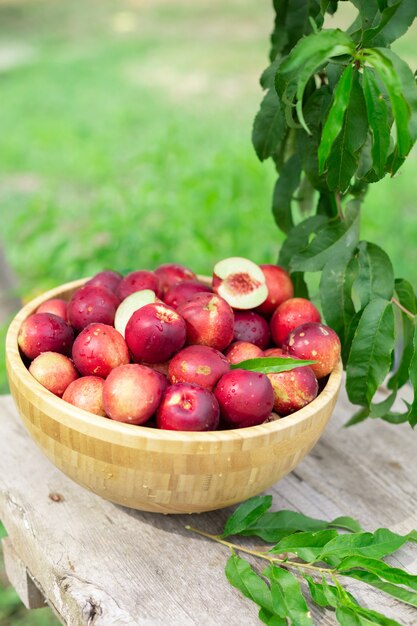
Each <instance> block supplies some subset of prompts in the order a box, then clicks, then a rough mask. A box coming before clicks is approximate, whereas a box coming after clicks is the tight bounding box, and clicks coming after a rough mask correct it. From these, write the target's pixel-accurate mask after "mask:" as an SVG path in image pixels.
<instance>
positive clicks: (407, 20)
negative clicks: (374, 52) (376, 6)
mask: <svg viewBox="0 0 417 626" xmlns="http://www.w3.org/2000/svg"><path fill="white" fill-rule="evenodd" d="M381 8H382V7H380V10H381ZM415 17H417V4H416V2H415V0H396V2H391V3H390V6H387V5H386V4H385V6H384V8H383V9H382V11H381V17H380V20H379V23H378V25H377V26H375V27H374V28H370V29H369V30H366V31H365V32H364V35H363V40H362V41H363V44H364V45H366V46H369V45H373V46H375V45H378V46H388V45H389V44H391V43H392V42H393V41H395V40H396V39H399V37H401V35H403V34H404V33H405V32H406V31H407V30H408V28H409V27H410V26H411V24H412V23H413V21H414V19H415Z"/></svg>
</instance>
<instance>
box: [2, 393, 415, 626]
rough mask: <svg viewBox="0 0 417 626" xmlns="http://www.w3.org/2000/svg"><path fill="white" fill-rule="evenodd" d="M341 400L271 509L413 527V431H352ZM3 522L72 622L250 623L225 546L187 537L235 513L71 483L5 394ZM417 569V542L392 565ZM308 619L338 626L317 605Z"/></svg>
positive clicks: (401, 608)
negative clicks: (157, 507) (137, 499)
mask: <svg viewBox="0 0 417 626" xmlns="http://www.w3.org/2000/svg"><path fill="white" fill-rule="evenodd" d="M351 411H352V407H351V406H350V405H349V404H348V402H347V400H346V397H345V395H344V393H342V397H341V398H340V399H339V401H338V404H337V407H336V410H335V413H334V415H333V418H332V419H331V421H330V423H329V425H328V427H327V429H326V432H325V433H324V435H323V436H322V438H321V439H320V441H319V442H318V444H317V445H316V447H315V448H314V450H313V452H312V453H310V454H309V455H308V456H307V457H306V458H305V459H304V460H303V461H302V462H301V463H300V464H299V465H298V467H297V468H296V470H295V471H294V472H292V473H291V474H290V475H288V476H287V477H286V478H284V479H283V480H281V481H280V482H278V483H277V484H276V485H275V486H274V487H273V488H272V489H270V490H268V492H269V493H272V494H273V496H274V501H273V508H274V509H276V510H278V509H282V508H289V509H293V510H299V511H302V512H303V513H305V514H308V515H312V516H315V517H321V518H324V519H331V518H334V517H335V516H338V515H353V516H355V517H357V518H358V519H359V520H360V521H361V523H362V525H363V526H364V527H365V528H366V529H368V530H374V529H376V528H377V527H380V526H388V527H389V528H391V529H392V530H395V531H397V532H401V533H406V532H408V531H410V530H411V529H412V528H417V481H416V478H415V477H416V470H417V454H416V453H417V445H416V435H415V434H414V433H413V432H412V431H411V429H410V428H409V427H408V426H406V425H403V426H400V427H398V426H389V425H387V424H384V423H382V422H379V421H371V420H370V421H368V422H365V423H363V424H360V425H358V426H355V427H353V428H350V429H343V428H342V425H343V423H344V422H346V420H347V418H348V417H349V415H350V414H351ZM0 418H1V419H0V518H1V519H2V521H3V523H4V525H5V527H6V530H7V532H8V535H9V539H10V541H11V543H12V545H13V548H14V550H15V552H16V553H17V555H18V556H19V558H20V559H21V560H22V561H23V562H24V563H25V564H26V567H27V569H28V572H29V574H30V577H31V579H33V580H34V581H35V582H36V584H37V585H38V587H39V588H40V589H41V590H42V592H43V593H44V595H45V597H46V598H47V600H48V602H49V604H50V605H51V606H52V607H53V609H54V610H55V612H56V614H57V615H58V616H59V618H60V619H61V621H62V623H63V624H67V625H68V626H92V625H94V626H113V625H117V626H133V625H138V626H159V625H160V626H162V625H163V626H197V625H198V626H200V625H202V624H204V625H205V626H224V625H226V624H227V626H242V625H245V626H255V625H257V624H259V623H260V622H259V621H258V618H257V611H256V607H255V606H254V605H252V603H251V602H250V601H249V600H246V599H245V598H243V597H242V596H241V594H240V593H239V592H238V591H237V590H235V589H234V588H232V587H231V586H230V585H229V583H228V582H227V581H226V579H225V576H224V566H225V563H226V560H227V558H228V556H229V554H228V551H227V550H226V549H225V548H224V547H222V546H220V545H218V544H215V543H212V542H210V541H209V540H205V539H203V538H201V537H199V536H196V535H193V534H190V532H189V531H187V530H186V529H185V526H186V525H187V524H190V525H193V526H195V527H198V528H201V529H203V530H206V531H209V532H219V531H221V529H222V527H223V524H224V521H225V519H226V518H227V516H228V515H229V514H230V512H231V510H232V509H223V510H220V511H213V512H208V513H202V514H199V515H178V516H166V515H161V514H157V513H142V512H139V511H135V510H133V509H128V508H124V507H122V506H119V505H114V504H111V503H110V502H108V501H106V500H103V499H101V498H100V497H98V496H96V495H94V494H91V493H90V492H88V491H86V490H85V489H83V488H82V487H79V486H78V485H77V484H75V483H74V482H72V481H71V480H70V479H68V478H67V477H66V476H64V475H63V474H62V473H61V472H60V471H59V470H57V469H56V468H55V467H54V466H53V465H52V464H51V463H50V462H49V461H48V460H47V459H46V458H45V457H44V455H43V454H42V453H41V452H40V451H39V450H38V448H37V447H36V445H35V444H34V443H33V441H32V440H31V439H30V438H29V436H28V435H27V433H26V432H25V430H24V428H23V426H22V425H21V423H20V419H19V418H18V415H17V412H16V410H15V408H14V405H13V401H12V399H11V398H10V397H2V398H0ZM392 562H393V563H394V564H401V565H402V566H404V567H406V568H407V569H408V570H409V571H411V572H414V573H416V572H417V547H416V546H415V545H411V544H408V545H407V546H406V548H404V549H401V550H400V551H399V552H398V555H397V556H396V557H395V558H393V559H392ZM349 588H350V590H352V591H353V593H355V594H356V595H357V597H358V599H359V600H360V601H361V602H363V603H364V604H366V605H368V606H370V607H372V608H374V609H376V610H379V611H382V612H385V613H386V614H387V615H389V616H391V617H393V618H395V619H397V620H398V621H399V622H400V623H401V624H404V626H415V624H417V610H416V609H413V608H412V607H409V606H405V605H401V604H399V603H397V602H396V601H395V600H394V599H391V598H388V597H385V596H383V595H382V594H380V593H379V592H377V591H370V592H367V593H364V592H363V588H362V587H361V585H360V584H359V583H356V582H355V581H354V582H352V583H351V584H350V585H349ZM313 615H314V618H315V623H316V624H319V625H320V626H321V625H323V626H330V625H334V624H336V621H335V618H334V615H333V614H332V613H330V612H329V613H326V614H323V613H322V612H320V611H319V610H317V609H313Z"/></svg>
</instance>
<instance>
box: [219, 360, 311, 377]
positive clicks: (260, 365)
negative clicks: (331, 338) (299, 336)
mask: <svg viewBox="0 0 417 626" xmlns="http://www.w3.org/2000/svg"><path fill="white" fill-rule="evenodd" d="M314 363H317V361H310V360H307V359H305V360H302V359H293V358H291V357H288V358H287V357H259V358H257V359H248V360H247V361H241V362H240V363H234V364H233V365H231V366H230V369H232V370H250V371H251V372H259V373H260V374H279V373H280V372H289V371H291V370H293V369H294V368H296V367H306V366H307V365H313V364H314Z"/></svg>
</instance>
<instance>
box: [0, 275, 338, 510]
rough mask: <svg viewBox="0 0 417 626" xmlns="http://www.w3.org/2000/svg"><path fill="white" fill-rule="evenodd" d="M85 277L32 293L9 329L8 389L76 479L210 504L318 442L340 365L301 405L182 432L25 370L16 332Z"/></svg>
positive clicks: (137, 504) (116, 491) (160, 503)
mask: <svg viewBox="0 0 417 626" xmlns="http://www.w3.org/2000/svg"><path fill="white" fill-rule="evenodd" d="M85 280H86V279H85ZM85 280H79V281H74V282H72V283H67V284H65V285H62V286H60V287H58V288H56V289H52V290H51V291H48V292H46V293H44V294H43V295H42V296H40V297H38V298H36V299H34V300H32V301H31V302H29V303H28V304H27V305H26V306H24V307H23V308H22V309H21V310H20V312H19V313H18V314H17V315H16V317H15V318H14V320H13V321H12V323H11V325H10V328H9V331H8V334H7V338H6V363H7V372H8V378H9V383H10V389H11V393H12V395H13V398H14V400H15V403H16V405H17V408H18V410H19V413H20V415H21V418H22V420H23V423H24V424H25V426H26V428H27V430H28V431H29V433H30V435H31V436H32V438H33V439H34V440H35V442H36V443H37V444H38V445H39V446H40V448H41V449H42V450H43V452H44V453H45V454H46V456H47V457H48V458H49V459H50V460H51V461H52V463H54V465H56V466H57V467H58V468H59V469H60V470H62V471H63V472H64V473H65V474H66V475H67V476H69V477H70V478H72V479H73V480H74V481H76V482H77V483H79V484H80V485H82V486H83V487H86V488H87V489H90V490H91V491H93V492H94V493H96V494H98V495H100V496H102V497H103V498H106V499H107V500H111V501H113V502H116V503H118V504H122V505H125V506H129V507H132V508H134V509H139V510H142V511H155V512H159V513H197V512H201V511H210V510H213V509H219V508H222V507H226V506H229V505H231V504H234V503H236V502H241V501H243V500H246V499H247V498H249V497H251V496H254V495H256V494H258V493H260V492H261V491H263V490H264V489H267V488H268V487H270V486H271V485H273V484H274V483H275V482H276V481H277V480H279V479H280V478H282V477H283V476H285V475H286V474H288V473H289V472H290V471H291V470H292V469H293V468H294V467H295V466H296V465H297V463H299V461H301V459H302V458H303V457H304V456H305V455H306V454H307V453H308V452H309V451H310V450H311V448H312V447H313V446H314V444H315V443H316V442H317V440H318V439H319V437H320V435H321V433H322V431H323V429H324V427H325V426H326V423H327V421H328V419H329V417H330V415H331V413H332V411H333V408H334V405H335V403H336V399H337V395H338V392H339V388H340V384H341V374H342V368H341V365H340V364H339V365H338V367H337V368H336V369H335V370H334V371H333V373H332V374H331V375H330V377H329V380H328V382H327V384H326V386H325V388H324V389H323V391H322V392H321V393H320V395H319V396H318V397H317V398H316V399H315V400H314V401H313V402H311V404H309V405H307V406H306V407H304V408H303V409H301V410H300V411H297V412H296V413H294V414H293V415H290V416H288V417H285V418H283V419H277V420H275V421H272V422H269V423H266V424H261V425H260V426H252V427H250V428H242V429H235V430H227V431H214V432H202V433H200V432H198V433H197V432H196V433H194V432H192V433H191V432H174V431H166V430H165V431H164V430H158V429H154V428H148V427H145V426H134V425H132V424H123V423H121V422H115V421H113V420H111V419H106V418H104V417H99V416H96V415H93V414H92V413H88V412H87V411H83V410H81V409H78V408H77V407H75V406H73V405H71V404H68V403H67V402H64V401H63V400H61V399H60V398H58V397H56V396H54V395H53V394H52V393H50V392H49V391H47V389H45V388H44V387H42V385H40V384H39V383H38V382H37V381H36V380H35V379H34V378H33V377H32V375H31V374H30V373H29V371H28V370H27V369H26V367H25V365H24V363H23V361H22V358H21V356H20V353H19V349H18V344H17V336H18V332H19V329H20V326H21V324H22V322H23V320H25V319H26V318H27V317H28V316H29V315H31V314H32V313H34V312H35V311H36V309H37V308H38V306H39V305H40V304H41V303H42V302H45V301H46V300H49V299H50V298H58V297H61V298H67V299H68V298H69V297H70V296H71V294H72V293H73V291H74V290H75V289H76V288H77V287H79V286H80V285H82V284H83V283H84V282H85Z"/></svg>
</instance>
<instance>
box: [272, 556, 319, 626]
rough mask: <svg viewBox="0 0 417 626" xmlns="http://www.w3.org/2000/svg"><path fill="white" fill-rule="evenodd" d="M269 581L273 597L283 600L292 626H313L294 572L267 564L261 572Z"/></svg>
mask: <svg viewBox="0 0 417 626" xmlns="http://www.w3.org/2000/svg"><path fill="white" fill-rule="evenodd" d="M262 573H263V575H264V576H266V577H267V578H268V579H269V580H270V582H271V592H272V596H273V598H274V597H276V598H277V599H278V600H279V601H280V604H281V603H282V602H283V604H284V606H285V612H286V615H288V617H289V619H290V620H291V624H293V625H294V626H313V621H312V619H311V614H310V611H309V609H308V606H307V603H306V601H305V598H304V596H303V594H302V591H301V586H300V583H299V582H298V580H297V579H296V577H295V576H294V574H292V573H291V572H289V571H288V570H285V569H283V568H282V567H277V566H276V565H268V567H267V568H266V569H265V570H264V571H263V572H262Z"/></svg>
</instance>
